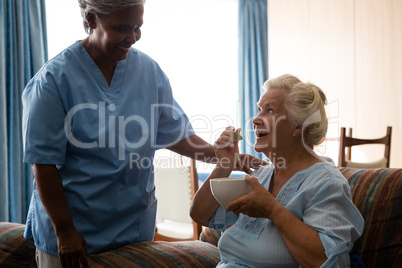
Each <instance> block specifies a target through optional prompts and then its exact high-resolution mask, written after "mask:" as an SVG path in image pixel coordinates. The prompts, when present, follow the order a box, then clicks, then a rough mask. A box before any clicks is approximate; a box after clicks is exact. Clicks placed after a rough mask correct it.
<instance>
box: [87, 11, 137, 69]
mask: <svg viewBox="0 0 402 268" xmlns="http://www.w3.org/2000/svg"><path fill="white" fill-rule="evenodd" d="M143 14H144V6H143V5H138V6H133V7H129V8H126V9H123V10H119V11H115V12H113V13H111V14H109V15H107V16H105V17H103V18H102V19H96V25H95V27H94V28H93V32H92V34H91V38H92V41H94V42H92V44H95V46H96V48H95V49H96V50H97V51H96V54H97V56H98V57H104V58H103V59H104V60H105V61H112V62H117V61H121V60H124V59H125V58H126V57H127V55H128V52H129V49H130V47H131V46H132V45H133V44H135V42H137V41H138V40H139V39H140V38H141V29H140V27H141V26H142V24H143Z"/></svg>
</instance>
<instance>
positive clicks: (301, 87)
mask: <svg viewBox="0 0 402 268" xmlns="http://www.w3.org/2000/svg"><path fill="white" fill-rule="evenodd" d="M263 88H264V89H266V90H268V89H269V88H276V89H281V90H284V91H286V94H287V96H286V100H285V108H286V110H287V111H288V115H289V121H290V123H291V124H292V125H294V126H295V127H299V128H301V129H302V130H303V140H304V141H305V142H306V143H307V144H310V145H312V146H314V145H318V144H320V143H321V142H323V140H324V138H325V135H326V134H327V129H328V119H327V115H326V112H325V105H326V104H327V98H326V96H325V94H324V92H323V91H322V90H321V89H320V88H319V87H317V86H316V85H314V84H312V83H303V82H302V81H300V79H299V78H297V77H295V76H293V75H290V74H284V75H281V76H279V77H276V78H273V79H270V80H268V81H266V82H265V83H264V86H263Z"/></svg>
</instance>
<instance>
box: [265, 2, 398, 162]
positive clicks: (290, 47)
mask: <svg viewBox="0 0 402 268" xmlns="http://www.w3.org/2000/svg"><path fill="white" fill-rule="evenodd" d="M268 40H269V44H268V46H269V77H271V78H272V77H275V76H278V75H280V74H283V73H291V74H294V75H297V76H298V77H299V78H301V79H302V80H303V81H311V82H313V83H315V84H317V85H318V86H319V87H321V88H322V89H323V90H324V91H325V92H326V94H327V98H328V101H329V117H330V120H329V122H330V130H329V134H328V136H329V137H338V136H339V127H341V126H345V127H353V133H354V134H355V135H356V136H359V137H362V138H377V137H381V136H384V135H385V131H386V126H388V125H390V126H392V127H393V138H392V146H391V167H402V153H401V152H400V151H401V150H400V148H402V141H401V139H398V138H399V137H400V136H401V134H402V124H401V123H400V122H401V119H400V118H402V107H401V105H400V104H399V102H400V100H402V75H400V74H401V72H402V0H353V1H352V0H325V1H322V0H297V1H294V0H268ZM337 146H338V145H337V144H335V145H334V144H332V145H331V143H330V142H329V143H327V144H325V145H324V147H323V150H324V151H325V152H324V153H326V154H329V155H330V156H331V157H333V158H335V159H334V160H337V157H338V152H337V150H338V147H337ZM382 148H383V147H382ZM382 148H381V146H379V145H375V146H374V148H371V149H369V150H356V151H354V152H353V154H354V157H356V159H355V160H358V161H370V160H375V159H377V158H378V157H377V156H378V153H380V154H381V153H382V152H383V149H382Z"/></svg>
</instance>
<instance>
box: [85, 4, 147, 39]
mask: <svg viewBox="0 0 402 268" xmlns="http://www.w3.org/2000/svg"><path fill="white" fill-rule="evenodd" d="M78 4H79V6H80V9H81V17H82V19H83V24H84V29H85V32H86V33H88V34H90V33H91V29H90V28H89V25H88V21H87V14H88V13H93V14H95V15H96V16H97V17H98V18H99V19H101V18H103V17H104V16H106V15H109V14H111V13H113V12H115V11H118V10H122V9H125V8H127V7H132V6H138V5H144V4H145V0H78Z"/></svg>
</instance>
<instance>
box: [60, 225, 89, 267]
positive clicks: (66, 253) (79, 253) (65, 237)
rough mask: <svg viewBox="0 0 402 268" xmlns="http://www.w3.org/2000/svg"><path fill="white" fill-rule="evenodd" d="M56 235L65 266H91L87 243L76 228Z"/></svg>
mask: <svg viewBox="0 0 402 268" xmlns="http://www.w3.org/2000/svg"><path fill="white" fill-rule="evenodd" d="M56 235H57V247H58V250H59V259H60V262H61V265H62V266H63V268H73V267H84V268H89V264H88V259H87V243H86V241H85V239H84V237H83V236H82V235H81V234H80V233H79V232H78V231H77V230H76V229H75V228H70V229H69V230H67V231H63V232H60V233H58V234H56Z"/></svg>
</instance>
